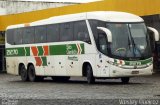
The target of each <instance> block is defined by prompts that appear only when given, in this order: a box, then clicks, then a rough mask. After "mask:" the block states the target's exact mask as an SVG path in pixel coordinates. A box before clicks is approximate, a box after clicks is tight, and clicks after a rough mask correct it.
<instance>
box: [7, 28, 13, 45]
mask: <svg viewBox="0 0 160 105" xmlns="http://www.w3.org/2000/svg"><path fill="white" fill-rule="evenodd" d="M6 35H7V43H9V44H14V29H9V30H7V32H6Z"/></svg>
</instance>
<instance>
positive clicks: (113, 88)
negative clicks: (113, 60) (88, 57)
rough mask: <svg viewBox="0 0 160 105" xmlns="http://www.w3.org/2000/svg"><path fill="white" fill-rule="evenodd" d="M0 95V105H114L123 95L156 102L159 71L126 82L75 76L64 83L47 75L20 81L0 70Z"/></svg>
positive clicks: (159, 90)
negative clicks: (91, 83)
mask: <svg viewBox="0 0 160 105" xmlns="http://www.w3.org/2000/svg"><path fill="white" fill-rule="evenodd" d="M0 98H1V99H2V100H1V104H2V105H22V104H23V105H29V104H30V105H32V104H33V105H47V104H46V103H48V105H50V104H57V105H59V104H61V105H63V104H73V105H75V104H78V103H79V104H95V105H96V104H97V103H98V104H107V103H112V104H114V103H115V104H114V105H118V104H121V103H120V101H123V100H121V99H126V100H124V101H125V102H129V103H131V102H132V101H133V102H138V103H139V105H143V104H142V103H143V102H142V101H144V99H147V102H148V100H150V99H152V100H151V103H152V104H145V105H160V100H157V99H160V74H156V75H153V76H146V77H135V78H131V80H130V83H129V84H127V85H123V84H121V82H120V80H116V79H114V80H98V81H97V82H96V83H95V84H93V85H88V84H87V83H86V81H85V78H77V77H74V78H71V80H70V81H69V82H65V83H64V82H53V81H52V80H51V79H50V78H46V79H45V80H44V81H42V82H34V83H33V82H22V81H21V79H20V77H19V76H12V75H7V74H0ZM127 99H131V100H127ZM139 99H140V100H139ZM5 102H6V103H5ZM133 102H132V103H133ZM8 103H9V104H8ZM129 103H128V104H127V103H124V105H129ZM153 103H154V104H153ZM122 104H123V103H122ZM108 105H109V104H108ZM110 105H111V104H110ZM130 105H136V104H130Z"/></svg>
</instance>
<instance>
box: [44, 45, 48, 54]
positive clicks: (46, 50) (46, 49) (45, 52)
mask: <svg viewBox="0 0 160 105" xmlns="http://www.w3.org/2000/svg"><path fill="white" fill-rule="evenodd" d="M43 49H44V56H46V55H49V47H48V46H43Z"/></svg>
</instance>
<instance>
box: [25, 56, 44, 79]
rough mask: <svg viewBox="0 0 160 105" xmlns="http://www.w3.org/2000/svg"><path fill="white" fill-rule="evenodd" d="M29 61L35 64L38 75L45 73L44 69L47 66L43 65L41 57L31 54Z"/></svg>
mask: <svg viewBox="0 0 160 105" xmlns="http://www.w3.org/2000/svg"><path fill="white" fill-rule="evenodd" d="M37 59H38V60H37ZM39 60H40V61H39ZM27 61H28V64H29V63H30V64H33V66H34V68H35V72H36V75H37V76H42V75H44V69H45V68H44V67H43V65H42V60H41V57H38V58H36V57H34V56H32V55H31V56H29V57H27Z"/></svg>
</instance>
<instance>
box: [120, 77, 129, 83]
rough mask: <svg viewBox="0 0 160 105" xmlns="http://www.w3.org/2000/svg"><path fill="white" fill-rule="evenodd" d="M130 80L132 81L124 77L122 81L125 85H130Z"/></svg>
mask: <svg viewBox="0 0 160 105" xmlns="http://www.w3.org/2000/svg"><path fill="white" fill-rule="evenodd" d="M129 79H130V78H129V77H122V78H121V81H122V83H123V84H128V83H129Z"/></svg>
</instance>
